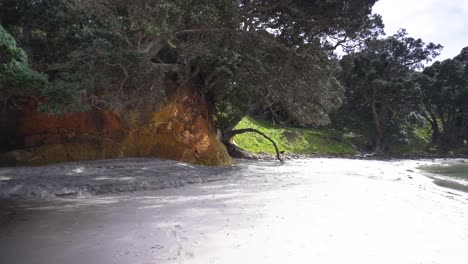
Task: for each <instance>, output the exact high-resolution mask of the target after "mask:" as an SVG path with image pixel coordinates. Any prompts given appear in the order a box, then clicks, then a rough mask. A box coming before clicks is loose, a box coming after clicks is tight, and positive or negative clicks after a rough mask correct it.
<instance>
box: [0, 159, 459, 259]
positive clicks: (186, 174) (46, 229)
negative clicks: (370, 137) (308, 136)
mask: <svg viewBox="0 0 468 264" xmlns="http://www.w3.org/2000/svg"><path fill="white" fill-rule="evenodd" d="M118 162H120V166H121V168H115V167H114V168H113V169H112V168H109V169H108V170H106V172H105V173H104V172H103V173H102V174H99V175H98V176H96V175H95V174H94V173H93V172H92V171H93V170H94V169H93V168H94V166H95V164H94V163H88V164H84V165H83V164H81V165H82V167H83V168H84V169H83V171H82V172H81V174H84V175H85V176H83V175H81V176H78V177H84V178H82V179H81V178H80V179H81V180H82V181H81V180H78V181H77V182H78V184H73V185H70V186H72V187H73V188H76V186H86V184H85V182H86V181H87V180H89V179H92V178H93V177H94V178H98V177H107V178H108V179H107V180H108V181H109V182H107V183H108V184H111V183H112V182H115V179H114V180H111V179H112V178H115V177H116V178H119V177H136V175H139V174H138V173H137V172H138V171H140V170H143V169H142V168H151V169H150V171H152V175H153V176H151V173H148V175H147V176H145V177H143V176H141V177H143V178H139V179H137V180H136V181H138V182H139V181H144V180H145V181H150V180H151V179H153V180H154V182H156V180H155V179H154V178H158V177H159V180H160V181H161V182H162V181H163V180H162V178H164V177H168V176H167V175H171V173H175V174H174V175H179V176H180V181H182V179H184V181H186V179H188V178H191V177H192V178H197V177H198V178H199V179H203V181H204V183H199V184H191V185H187V186H184V187H179V188H169V189H160V190H151V191H145V192H143V191H138V192H132V193H126V194H118V195H117V194H105V195H98V196H94V195H93V193H92V191H91V192H89V191H88V192H83V193H82V194H81V195H83V196H85V197H86V198H79V199H76V198H75V199H63V198H61V199H55V200H49V201H43V202H20V203H18V204H11V203H8V204H5V205H4V207H3V209H2V210H1V212H2V214H3V215H4V216H3V217H1V216H0V218H1V219H2V221H3V222H2V224H1V225H0V226H1V227H0V256H1V260H2V261H1V263H25V264H26V263H27V264H35V263H44V264H45V263H47V264H54V263H67V264H74V263H77V264H78V263H90V264H91V263H100V264H105V263H125V264H130V263H200V264H209V263H243V264H247V263H392V264H394V263H414V264H416V263H454V264H456V263H460V264H462V263H463V264H465V263H467V260H468V250H467V249H468V224H467V223H468V222H467V221H468V196H467V194H466V193H462V192H457V191H454V190H450V189H444V188H441V187H438V186H436V185H435V184H433V183H432V180H430V179H429V178H427V177H425V176H423V174H422V172H420V171H419V170H417V169H415V167H417V166H418V165H421V164H428V163H433V161H425V162H422V161H421V162H416V161H394V162H382V161H363V160H340V159H313V160H300V161H294V162H289V163H288V164H286V165H284V166H281V165H279V164H278V163H276V162H248V163H241V164H239V165H236V166H235V167H232V168H224V169H215V168H201V167H192V166H186V165H181V164H175V163H172V162H165V161H159V160H127V161H112V162H110V163H112V164H114V163H118ZM107 163H109V162H106V164H107ZM164 164H166V165H167V166H166V165H164ZM168 164H169V165H168ZM76 165H77V164H71V165H70V164H68V165H66V166H72V167H67V168H68V169H69V168H73V166H76ZM108 165H109V164H108ZM61 166H63V165H61ZM101 167H102V166H101ZM130 167H131V168H132V169H125V168H130ZM157 168H159V170H158V169H157ZM75 169H76V168H75ZM49 170H50V168H49ZM61 170H62V172H63V171H64V170H65V169H63V167H62V169H61ZM72 170H73V169H72ZM86 170H88V172H87V173H85V172H84V171H86ZM115 170H117V171H120V172H119V173H115V174H114V173H113V172H114V171H115ZM52 171H53V169H52ZM57 171H60V169H57ZM98 171H99V170H98ZM158 171H159V172H158ZM101 172H102V171H101ZM163 172H164V173H163ZM67 173H68V172H67ZM158 173H159V174H158ZM13 174H14V171H12V170H11V169H10V171H9V174H8V175H13ZM20 174H21V173H17V174H15V175H16V176H15V177H16V178H17V179H16V180H17V182H16V183H17V184H18V183H21V182H23V184H24V185H22V186H23V187H24V186H25V185H27V184H31V185H34V184H33V183H36V182H35V180H36V178H34V177H32V176H31V175H30V176H29V177H28V178H26V179H27V180H23V181H20V180H19V178H21V177H26V176H24V175H23V176H18V175H20ZM59 174H60V173H58V172H57V173H56V174H55V178H54V177H52V178H49V179H48V180H45V179H46V178H44V180H43V181H42V182H41V184H43V185H47V182H48V181H51V180H52V179H54V180H53V181H54V182H55V183H54V184H56V185H53V186H55V187H57V186H59V185H60V184H59V183H57V182H60V180H58V179H59V178H60V179H61V177H60V176H59ZM104 174H105V176H104ZM140 174H145V173H140ZM8 175H6V173H4V174H3V175H1V177H5V178H6V177H10V178H14V177H12V176H8ZM73 175H75V174H73ZM158 175H159V176H158ZM164 175H166V176H164ZM43 176H44V177H50V176H48V175H46V174H44V175H43ZM75 176H77V175H75ZM18 177H19V178H18ZM90 177H91V178H90ZM161 177H162V178H161ZM10 180H13V179H10ZM10 180H7V182H8V181H10ZM212 180H213V181H212ZM31 181H32V182H31ZM122 181H124V182H126V180H122ZM57 184H58V185H57ZM93 184H94V183H93ZM36 185H37V184H36ZM3 186H6V185H5V184H4V185H3ZM11 186H12V184H11V183H10V184H9V185H8V188H10V187H11ZM60 186H61V185H60ZM70 186H69V187H70ZM122 186H126V185H122ZM132 186H135V185H132ZM138 186H139V185H138ZM174 186H180V184H175V185H174ZM0 188H3V187H0ZM18 188H19V187H18ZM44 188H46V187H44ZM19 189H21V188H19ZM26 189H27V188H26ZM137 189H138V188H135V189H133V190H137ZM48 190H52V188H49V189H48ZM74 190H77V189H74ZM90 190H94V189H93V188H90ZM105 190H108V189H105ZM110 190H112V189H110ZM125 190H126V189H125ZM9 193H12V192H11V190H10V192H9ZM17 193H28V192H17ZM48 193H52V192H51V191H48ZM97 193H99V192H97ZM27 197H33V196H27ZM36 197H48V198H51V197H52V196H51V195H43V196H40V195H39V196H36Z"/></svg>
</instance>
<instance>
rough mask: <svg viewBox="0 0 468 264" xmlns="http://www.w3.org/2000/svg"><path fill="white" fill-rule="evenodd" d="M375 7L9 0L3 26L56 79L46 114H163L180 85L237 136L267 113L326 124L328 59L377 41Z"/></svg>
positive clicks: (330, 91)
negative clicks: (148, 108) (140, 110)
mask: <svg viewBox="0 0 468 264" xmlns="http://www.w3.org/2000/svg"><path fill="white" fill-rule="evenodd" d="M374 3H375V0H359V1H342V0H333V1H303V0H272V1H263V0H256V1H250V0H249V1H243V0H238V1H226V0H215V1H212V0H210V1H208V0H200V1H193V0H138V1H126V0H92V1H91V0H84V1H78V0H39V1H31V0H19V1H18V0H3V1H1V2H0V10H1V11H0V20H1V22H2V24H3V25H4V27H5V28H6V29H7V30H8V31H9V32H10V33H11V34H12V35H13V36H14V37H15V38H16V39H17V40H18V42H19V43H20V46H21V47H22V48H23V49H24V50H25V51H26V53H27V54H28V55H29V58H30V60H29V64H30V65H31V67H32V68H34V69H36V70H38V71H40V72H42V73H44V74H46V75H47V77H48V80H49V82H50V84H49V85H48V86H47V91H46V92H44V93H43V94H42V95H43V96H45V98H47V99H46V101H47V102H49V103H48V105H46V107H44V110H48V111H51V112H54V113H60V112H66V111H76V110H77V109H76V107H75V108H74V107H71V106H76V105H79V104H83V103H84V104H86V105H88V106H90V107H113V108H118V109H125V108H126V107H131V106H135V105H138V104H139V103H141V101H142V100H149V101H154V102H152V103H154V104H157V103H158V102H160V101H161V100H163V98H164V96H165V94H166V92H167V91H166V90H165V89H166V85H165V82H167V81H168V80H172V81H175V82H177V83H182V82H186V83H190V84H192V85H193V86H194V87H196V89H199V91H200V93H202V94H203V95H204V96H206V97H207V98H209V99H210V102H211V103H212V112H213V113H214V114H215V116H216V120H217V123H218V125H219V127H221V128H222V129H223V130H229V129H232V128H233V127H234V126H235V124H236V123H237V122H238V121H239V120H240V118H242V117H243V116H245V115H246V114H247V113H249V112H250V111H252V109H255V108H258V107H259V106H267V108H271V107H270V106H275V107H280V108H281V109H282V110H283V111H285V112H286V113H287V114H288V115H289V116H290V117H291V118H292V119H293V120H295V121H296V122H298V123H300V124H326V123H327V122H329V119H328V113H329V112H330V111H332V110H333V109H335V108H336V107H338V106H339V104H340V102H341V100H342V94H343V89H342V87H341V85H340V84H339V82H338V81H337V80H336V78H335V77H334V75H333V67H332V64H331V63H330V56H331V54H332V53H331V51H332V50H333V49H335V48H337V47H338V46H343V47H345V48H348V49H352V48H355V47H356V46H357V45H359V44H360V43H362V40H363V39H364V38H367V37H369V36H376V35H378V32H379V31H380V30H381V24H382V23H381V19H380V17H379V16H375V15H374V16H371V15H370V14H371V8H372V6H373V4H374ZM142 95H143V96H142ZM2 98H3V91H2ZM70 101H71V102H70Z"/></svg>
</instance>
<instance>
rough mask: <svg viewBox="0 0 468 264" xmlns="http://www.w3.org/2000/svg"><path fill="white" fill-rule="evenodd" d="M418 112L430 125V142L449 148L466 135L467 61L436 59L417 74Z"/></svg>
mask: <svg viewBox="0 0 468 264" xmlns="http://www.w3.org/2000/svg"><path fill="white" fill-rule="evenodd" d="M418 81H419V84H420V87H421V89H422V106H423V110H422V111H421V114H422V115H423V116H424V118H425V119H426V120H427V122H428V123H429V124H430V125H431V128H432V140H433V143H435V144H437V145H439V146H441V147H442V148H443V149H445V150H448V149H452V148H457V147H460V146H461V145H463V144H464V141H466V140H467V139H468V64H464V63H463V62H462V61H460V60H458V59H448V60H445V61H443V62H436V63H434V64H433V65H432V66H430V67H428V68H426V69H424V71H423V73H422V74H419V76H418Z"/></svg>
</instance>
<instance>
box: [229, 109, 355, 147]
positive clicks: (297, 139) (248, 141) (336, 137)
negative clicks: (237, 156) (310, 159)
mask: <svg viewBox="0 0 468 264" xmlns="http://www.w3.org/2000/svg"><path fill="white" fill-rule="evenodd" d="M240 128H254V129H257V130H259V131H261V132H263V133H265V134H266V135H267V136H269V137H270V138H271V139H273V140H274V141H275V142H276V144H278V148H279V149H280V150H283V151H285V153H295V154H355V153H356V148H355V147H354V146H353V145H352V144H351V143H350V142H351V141H350V140H349V138H348V137H347V136H344V135H341V134H340V133H338V132H336V131H333V130H328V129H320V130H316V129H305V128H291V127H282V126H276V125H273V124H271V123H269V122H266V121H262V120H256V119H254V118H252V117H245V118H244V119H242V121H241V122H240V123H239V124H238V125H237V127H236V129H240ZM234 141H235V142H236V143H237V145H239V147H241V148H243V149H245V150H247V151H250V152H253V153H261V152H266V153H269V154H274V153H275V148H274V147H273V145H272V144H271V143H270V142H269V141H268V140H266V139H265V138H264V137H262V136H261V135H259V134H257V133H245V134H241V135H237V136H236V137H235V138H234Z"/></svg>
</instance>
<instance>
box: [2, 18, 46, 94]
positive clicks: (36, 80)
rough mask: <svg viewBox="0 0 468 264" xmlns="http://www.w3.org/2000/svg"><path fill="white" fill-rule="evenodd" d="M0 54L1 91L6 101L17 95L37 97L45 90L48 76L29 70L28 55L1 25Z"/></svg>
mask: <svg viewBox="0 0 468 264" xmlns="http://www.w3.org/2000/svg"><path fill="white" fill-rule="evenodd" d="M0 54H2V56H1V57H0V91H1V92H2V94H3V96H4V97H5V100H11V99H12V97H13V96H16V95H30V94H36V95H37V94H40V93H41V92H42V91H43V90H44V89H45V87H46V85H47V78H46V76H44V75H43V74H41V73H39V72H37V71H35V70H33V69H31V68H29V66H28V61H27V57H26V53H25V52H24V50H22V49H21V48H19V47H18V46H17V45H16V41H15V39H14V38H13V36H11V35H10V34H9V33H8V32H6V30H5V29H4V28H3V27H2V26H1V25H0Z"/></svg>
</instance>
